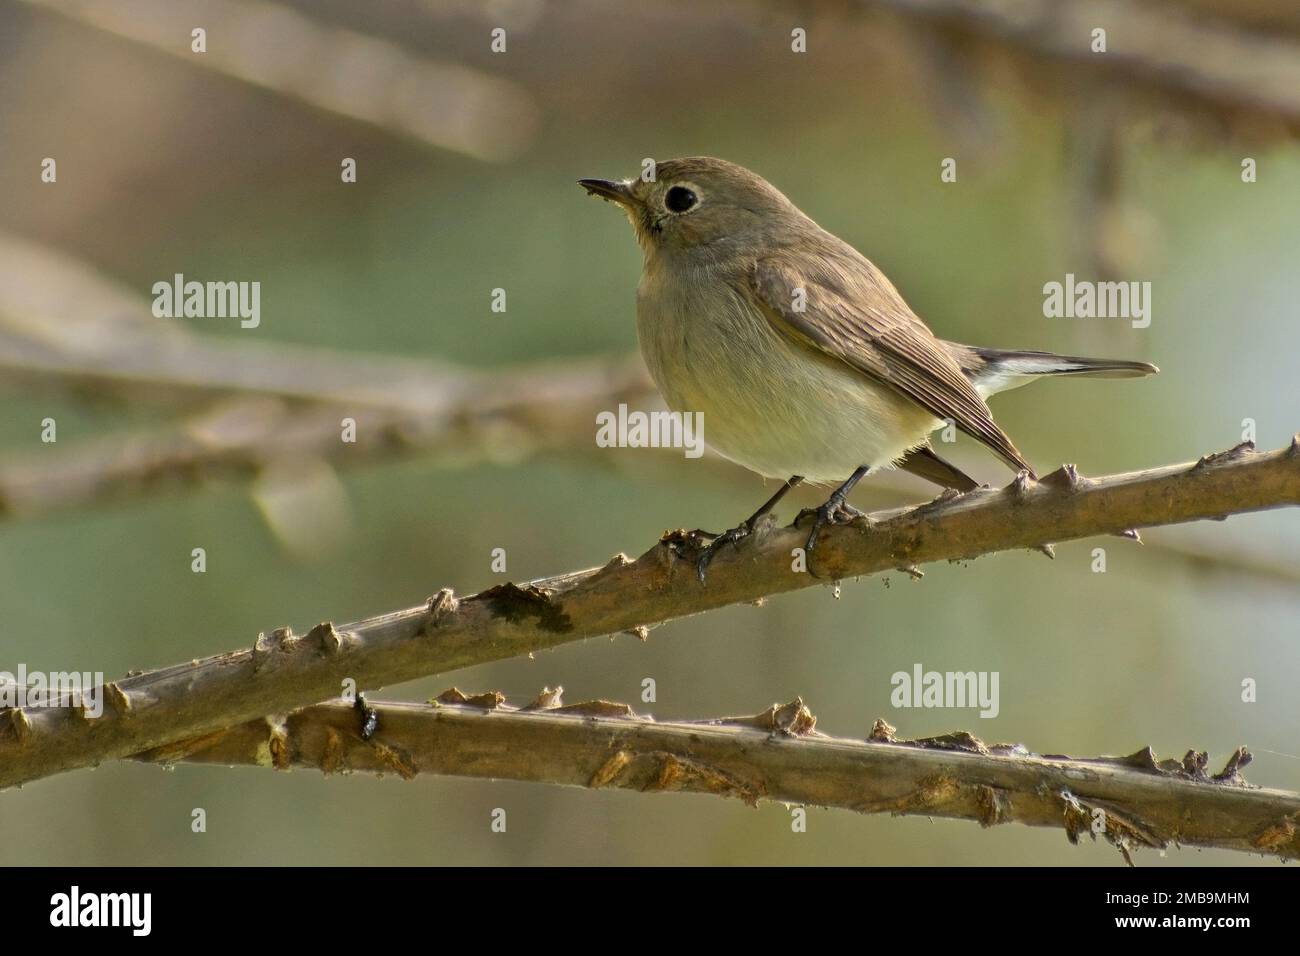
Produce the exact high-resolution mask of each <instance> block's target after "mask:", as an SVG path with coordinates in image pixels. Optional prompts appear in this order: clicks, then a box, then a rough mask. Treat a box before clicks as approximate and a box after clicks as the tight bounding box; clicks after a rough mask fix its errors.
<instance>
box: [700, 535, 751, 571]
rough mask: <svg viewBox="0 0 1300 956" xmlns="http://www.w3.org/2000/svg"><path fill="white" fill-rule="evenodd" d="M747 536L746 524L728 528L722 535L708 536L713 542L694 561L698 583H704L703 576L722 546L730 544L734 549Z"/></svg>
mask: <svg viewBox="0 0 1300 956" xmlns="http://www.w3.org/2000/svg"><path fill="white" fill-rule="evenodd" d="M749 535H750V528H749V526H748V525H747V524H741V525H740V526H739V527H736V528H730V529H728V530H726V531H724V532H722V534H714V535H709V537H711V538H712V539H713V540H712V541H710V542H709V543H708V544H706V545H705V546H704V547H703V548H702V549H701V550H700V556H699V557H698V558H696V560H695V576H696V577H697V578H699V579H700V583H701V584H703V583H704V576H705V573H706V572H707V571H708V569H709V565H710V564H712V563H713V559H714V558H715V557H717V555H718V552H719V551H721V550H722V548H723V546H724V545H728V544H730V545H732V546H733V547H734V546H736V545H738V544H739V543H740V542H741V541H742V540H744V539H745V538H747V537H749Z"/></svg>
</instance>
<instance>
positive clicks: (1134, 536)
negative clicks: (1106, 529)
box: [1119, 528, 1142, 544]
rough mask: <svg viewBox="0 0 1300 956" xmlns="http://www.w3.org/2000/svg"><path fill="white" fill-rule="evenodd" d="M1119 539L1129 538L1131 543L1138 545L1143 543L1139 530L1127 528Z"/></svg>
mask: <svg viewBox="0 0 1300 956" xmlns="http://www.w3.org/2000/svg"><path fill="white" fill-rule="evenodd" d="M1119 537H1121V538H1128V539H1129V540H1130V541H1136V542H1137V543H1138V544H1141V543H1142V535H1140V534H1138V530H1137V528H1125V529H1124V530H1123V531H1121V532H1120V533H1119Z"/></svg>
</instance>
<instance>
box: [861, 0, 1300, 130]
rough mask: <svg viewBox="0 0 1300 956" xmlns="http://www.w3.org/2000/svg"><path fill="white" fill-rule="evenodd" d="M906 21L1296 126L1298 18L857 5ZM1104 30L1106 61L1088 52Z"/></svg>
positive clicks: (1014, 6)
mask: <svg viewBox="0 0 1300 956" xmlns="http://www.w3.org/2000/svg"><path fill="white" fill-rule="evenodd" d="M859 2H860V3H861V4H862V5H863V6H867V7H882V8H886V9H889V10H892V11H894V12H896V13H899V14H903V15H905V16H909V17H917V18H923V19H931V18H933V19H935V20H936V21H939V22H942V23H945V24H956V25H959V26H962V27H966V28H968V29H970V30H972V31H974V32H976V33H979V34H981V35H985V36H988V37H991V38H992V39H994V40H996V41H998V42H1004V43H1010V44H1012V45H1014V46H1018V47H1022V48H1024V49H1026V50H1028V51H1029V52H1030V53H1033V54H1035V55H1038V56H1044V57H1048V58H1050V59H1058V60H1063V61H1068V62H1070V63H1073V64H1090V65H1093V66H1096V67H1098V68H1110V67H1115V68H1117V69H1118V70H1121V71H1123V73H1124V74H1125V79H1127V80H1129V81H1136V82H1139V83H1144V84H1148V85H1150V86H1152V87H1156V88H1163V89H1167V90H1171V91H1174V92H1178V93H1184V94H1190V95H1193V96H1196V97H1199V98H1203V99H1205V100H1206V101H1208V102H1209V103H1210V104H1212V105H1215V106H1220V107H1228V108H1231V109H1244V110H1250V111H1253V112H1257V113H1260V114H1263V115H1268V116H1273V117H1276V118H1278V119H1281V120H1283V121H1285V122H1286V123H1288V124H1295V123H1297V122H1300V36H1297V35H1295V32H1296V31H1297V30H1300V18H1294V17H1293V18H1292V19H1291V20H1290V22H1289V23H1287V24H1286V25H1288V26H1289V27H1290V31H1291V32H1290V35H1287V34H1284V33H1282V31H1281V30H1280V29H1279V27H1280V26H1283V25H1284V23H1283V22H1285V21H1286V18H1285V16H1284V17H1282V18H1281V19H1282V21H1283V22H1279V18H1278V17H1272V18H1269V21H1268V24H1267V25H1268V27H1269V29H1270V32H1269V33H1267V34H1265V33H1263V32H1258V31H1256V30H1254V29H1251V28H1252V27H1255V26H1256V25H1257V23H1256V20H1255V17H1254V16H1253V15H1252V8H1251V6H1250V5H1249V4H1239V3H1233V2H1217V3H1207V2H1200V3H1197V4H1195V5H1194V7H1195V8H1193V7H1192V6H1191V5H1187V4H1179V3H1162V4H1152V3H1144V2H1141V0H1016V2H1012V3H990V2H982V0H859ZM1097 28H1102V29H1105V31H1106V35H1107V42H1106V52H1105V53H1104V54H1098V53H1094V52H1093V51H1092V49H1091V45H1090V44H1091V42H1092V31H1093V30H1094V29H1097Z"/></svg>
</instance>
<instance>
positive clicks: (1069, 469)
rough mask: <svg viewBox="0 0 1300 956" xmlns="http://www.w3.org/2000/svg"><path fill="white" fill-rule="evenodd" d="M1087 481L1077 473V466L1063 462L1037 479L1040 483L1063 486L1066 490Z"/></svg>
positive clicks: (1073, 488)
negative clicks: (1048, 473) (1049, 472)
mask: <svg viewBox="0 0 1300 956" xmlns="http://www.w3.org/2000/svg"><path fill="white" fill-rule="evenodd" d="M1086 481H1087V479H1086V478H1084V477H1083V476H1082V475H1080V474H1079V469H1078V466H1076V465H1071V464H1065V465H1062V466H1061V467H1060V468H1058V469H1056V471H1054V472H1052V473H1051V474H1050V475H1046V476H1044V477H1043V478H1041V479H1039V482H1038V483H1039V484H1040V485H1048V486H1050V487H1053V488H1064V489H1066V490H1068V491H1074V490H1075V489H1077V488H1079V487H1080V486H1081V485H1083V484H1084V483H1085V482H1086Z"/></svg>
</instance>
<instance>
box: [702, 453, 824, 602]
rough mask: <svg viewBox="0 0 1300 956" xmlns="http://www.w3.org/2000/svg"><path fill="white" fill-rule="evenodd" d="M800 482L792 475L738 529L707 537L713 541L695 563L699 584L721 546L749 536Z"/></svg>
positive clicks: (798, 478) (798, 477)
mask: <svg viewBox="0 0 1300 956" xmlns="http://www.w3.org/2000/svg"><path fill="white" fill-rule="evenodd" d="M801 481H803V476H802V475H793V476H792V477H791V478H789V480H787V481H786V483H785V484H784V485H782V486H781V487H780V488H778V489H777V490H776V494H774V495H773V496H772V497H771V498H768V499H767V501H766V502H765V503H764V504H763V507H761V508H759V509H758V510H757V511H755V512H754V513H753V514H752V515H750V516H749V517H748V518H747V519H745V520H744V521H742V522H741V523H740V525H739V526H738V527H735V528H731V529H730V530H728V531H724V532H722V534H715V535H710V536H709V537H711V538H712V539H713V540H712V541H710V542H709V543H708V545H707V546H706V547H705V548H704V549H703V550H702V551H701V552H700V556H699V559H698V560H697V561H696V562H695V574H696V576H697V577H699V579H700V583H701V584H703V583H704V572H705V571H706V570H707V569H708V567H709V564H710V563H711V562H712V561H713V559H714V557H715V556H716V555H717V553H718V551H719V550H720V549H721V548H722V546H723V545H724V544H733V545H734V544H736V543H737V542H738V541H740V540H741V539H742V538H745V537H747V536H748V535H749V534H750V532H752V531H753V530H754V524H755V523H756V522H757V521H758V519H759V518H761V517H763V515H765V514H767V513H768V512H769V511H771V510H772V509H773V508H775V507H776V504H777V502H778V501H780V500H781V499H782V498H784V497H785V496H786V493H787V492H789V490H790V489H791V488H793V487H794V486H795V485H797V484H799V482H801Z"/></svg>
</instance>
